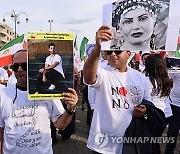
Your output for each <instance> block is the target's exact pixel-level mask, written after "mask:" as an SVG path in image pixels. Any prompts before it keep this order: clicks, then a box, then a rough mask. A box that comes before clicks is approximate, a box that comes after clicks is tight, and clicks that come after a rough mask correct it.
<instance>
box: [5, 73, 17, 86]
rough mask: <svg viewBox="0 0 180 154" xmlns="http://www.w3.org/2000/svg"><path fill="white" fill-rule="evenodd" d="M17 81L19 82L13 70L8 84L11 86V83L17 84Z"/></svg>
mask: <svg viewBox="0 0 180 154" xmlns="http://www.w3.org/2000/svg"><path fill="white" fill-rule="evenodd" d="M16 83H17V79H16V77H15V75H14V72H13V73H12V74H11V76H10V77H9V79H8V83H7V86H11V85H13V84H16Z"/></svg>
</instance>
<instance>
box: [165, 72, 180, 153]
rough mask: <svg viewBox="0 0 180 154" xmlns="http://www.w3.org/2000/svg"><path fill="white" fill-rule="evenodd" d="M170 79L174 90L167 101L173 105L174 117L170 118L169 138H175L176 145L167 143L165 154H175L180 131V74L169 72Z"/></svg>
mask: <svg viewBox="0 0 180 154" xmlns="http://www.w3.org/2000/svg"><path fill="white" fill-rule="evenodd" d="M168 74H169V77H170V78H171V79H172V80H173V88H172V90H171V93H170V95H169V97H168V98H167V99H166V101H168V102H170V103H171V109H172V113H173V116H172V117H171V118H170V121H169V126H168V132H167V136H168V137H175V140H174V141H175V142H174V143H167V144H166V150H165V154H174V149H175V147H176V142H177V136H178V134H179V130H180V118H179V117H180V73H178V72H174V73H171V72H169V73H168Z"/></svg>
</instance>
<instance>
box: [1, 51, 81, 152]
mask: <svg viewBox="0 0 180 154" xmlns="http://www.w3.org/2000/svg"><path fill="white" fill-rule="evenodd" d="M12 61H13V64H12V69H13V71H14V74H15V77H16V79H17V84H15V85H12V86H9V87H7V88H3V90H2V91H1V92H0V145H1V146H0V151H2V152H3V153H4V154H9V153H14V154H19V153H33V154H44V153H48V154H52V153H53V151H52V146H51V133H50V119H51V121H52V122H53V124H54V125H55V127H57V128H59V129H60V130H63V129H64V128H65V127H66V126H67V125H68V124H69V122H70V121H71V120H72V117H73V116H72V115H73V113H74V110H75V106H76V103H77V101H78V96H77V94H76V92H75V90H74V89H72V88H69V91H70V93H63V100H64V101H65V102H66V103H67V108H66V109H65V111H64V109H63V106H62V104H61V102H60V100H58V99H56V100H53V101H52V100H43V101H38V100H34V101H33V100H28V99H27V98H28V97H27V96H28V92H27V51H26V50H19V51H17V52H16V53H15V55H14V56H13V60H12Z"/></svg>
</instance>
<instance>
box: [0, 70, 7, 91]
mask: <svg viewBox="0 0 180 154" xmlns="http://www.w3.org/2000/svg"><path fill="white" fill-rule="evenodd" d="M0 80H1V81H4V80H8V73H7V71H6V70H5V69H4V68H2V67H0ZM4 87H5V85H3V84H0V90H1V89H2V88H4Z"/></svg>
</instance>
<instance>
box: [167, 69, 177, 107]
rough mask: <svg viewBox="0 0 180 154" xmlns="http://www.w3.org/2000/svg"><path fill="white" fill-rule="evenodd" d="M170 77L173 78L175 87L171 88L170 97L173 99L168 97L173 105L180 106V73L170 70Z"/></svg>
mask: <svg viewBox="0 0 180 154" xmlns="http://www.w3.org/2000/svg"><path fill="white" fill-rule="evenodd" d="M168 74H169V77H170V78H171V79H172V80H173V88H172V89H171V93H170V98H171V101H172V102H171V101H170V100H169V98H168V99H166V101H168V102H170V103H171V104H172V105H175V106H178V107H180V73H171V72H168Z"/></svg>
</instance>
